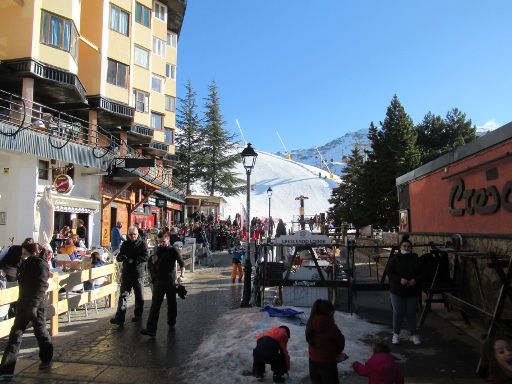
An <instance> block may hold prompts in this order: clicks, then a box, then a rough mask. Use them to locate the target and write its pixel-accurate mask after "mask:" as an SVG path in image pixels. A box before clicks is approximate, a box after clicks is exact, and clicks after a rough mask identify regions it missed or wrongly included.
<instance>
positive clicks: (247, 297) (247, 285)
mask: <svg viewBox="0 0 512 384" xmlns="http://www.w3.org/2000/svg"><path fill="white" fill-rule="evenodd" d="M240 156H241V157H242V163H243V165H244V168H245V174H246V175H247V212H246V218H245V228H246V229H245V231H246V232H245V237H246V239H247V246H246V249H247V255H246V257H245V265H244V290H243V296H242V302H241V304H240V307H242V308H247V307H250V306H251V303H250V301H251V274H252V264H251V252H250V248H249V247H250V245H251V171H252V169H253V168H254V165H255V164H256V157H258V154H257V153H256V151H255V150H254V149H253V147H252V146H251V143H248V144H247V147H245V148H244V150H243V151H242V153H241V154H240Z"/></svg>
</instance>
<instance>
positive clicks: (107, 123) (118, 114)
mask: <svg viewBox="0 0 512 384" xmlns="http://www.w3.org/2000/svg"><path fill="white" fill-rule="evenodd" d="M87 100H88V101H89V105H90V106H91V107H92V108H96V109H97V110H98V123H100V124H101V126H103V127H104V128H113V127H115V128H118V127H120V126H126V125H131V123H132V120H133V114H134V112H135V109H134V108H132V107H130V106H129V105H127V104H124V103H120V102H118V101H115V100H110V99H107V98H106V97H103V96H101V95H96V96H87Z"/></svg>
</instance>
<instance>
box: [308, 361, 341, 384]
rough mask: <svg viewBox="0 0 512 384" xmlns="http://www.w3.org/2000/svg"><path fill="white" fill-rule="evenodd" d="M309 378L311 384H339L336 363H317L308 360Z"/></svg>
mask: <svg viewBox="0 0 512 384" xmlns="http://www.w3.org/2000/svg"><path fill="white" fill-rule="evenodd" d="M309 377H310V378H311V382H312V383H313V384H339V382H340V380H339V378H338V365H337V364H336V363H318V362H316V361H312V360H309Z"/></svg>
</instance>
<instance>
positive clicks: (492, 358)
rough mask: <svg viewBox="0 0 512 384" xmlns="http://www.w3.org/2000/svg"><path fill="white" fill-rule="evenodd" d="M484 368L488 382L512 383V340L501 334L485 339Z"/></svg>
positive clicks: (496, 383) (492, 383)
mask: <svg viewBox="0 0 512 384" xmlns="http://www.w3.org/2000/svg"><path fill="white" fill-rule="evenodd" d="M482 368H483V371H484V372H483V373H484V375H485V379H486V380H485V381H486V383H490V384H512V342H511V341H510V339H509V338H508V337H506V336H503V335H499V336H495V337H494V338H491V339H488V340H486V341H485V343H484V345H483V348H482Z"/></svg>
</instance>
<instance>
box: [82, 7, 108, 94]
mask: <svg viewBox="0 0 512 384" xmlns="http://www.w3.org/2000/svg"><path fill="white" fill-rule="evenodd" d="M102 21H103V0H87V1H86V2H84V3H83V4H82V14H81V25H80V26H81V30H80V34H81V35H82V36H83V37H85V38H86V39H87V40H89V41H90V42H91V43H93V44H94V45H96V46H97V47H98V48H99V49H100V51H96V50H95V49H94V48H92V47H90V46H89V45H88V44H87V43H85V42H83V41H80V53H79V56H78V57H79V59H78V77H80V80H82V83H83V85H84V87H85V89H87V94H88V95H99V94H101V81H102V76H101V45H102V37H103V28H102Z"/></svg>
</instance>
